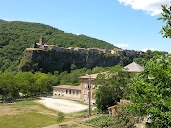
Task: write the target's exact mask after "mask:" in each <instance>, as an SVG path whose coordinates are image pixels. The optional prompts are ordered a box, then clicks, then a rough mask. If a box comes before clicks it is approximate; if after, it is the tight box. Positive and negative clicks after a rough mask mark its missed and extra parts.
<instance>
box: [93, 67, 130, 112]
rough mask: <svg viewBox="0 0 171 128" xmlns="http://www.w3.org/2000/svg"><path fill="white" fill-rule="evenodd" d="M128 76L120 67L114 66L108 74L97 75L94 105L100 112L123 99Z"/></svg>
mask: <svg viewBox="0 0 171 128" xmlns="http://www.w3.org/2000/svg"><path fill="white" fill-rule="evenodd" d="M128 76H129V75H128V74H126V73H125V72H124V71H123V70H122V68H121V67H120V66H115V67H113V69H110V71H108V72H104V73H102V74H99V75H98V77H97V80H96V85H97V86H98V88H97V89H96V104H97V108H98V109H99V110H101V111H106V110H107V108H108V107H110V106H113V105H115V104H116V103H117V102H118V101H120V99H121V98H123V97H124V95H125V94H126V91H127V87H126V85H127V82H128Z"/></svg>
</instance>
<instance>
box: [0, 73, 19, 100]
mask: <svg viewBox="0 0 171 128" xmlns="http://www.w3.org/2000/svg"><path fill="white" fill-rule="evenodd" d="M0 95H2V101H3V102H12V101H14V100H15V99H16V98H18V96H19V87H18V86H17V84H16V79H15V76H14V75H13V74H12V73H8V72H7V73H2V74H1V75H0Z"/></svg>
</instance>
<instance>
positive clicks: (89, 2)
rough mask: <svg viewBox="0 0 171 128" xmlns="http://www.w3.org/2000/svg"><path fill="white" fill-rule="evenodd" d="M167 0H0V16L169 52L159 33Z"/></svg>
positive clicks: (169, 42) (169, 45)
mask: <svg viewBox="0 0 171 128" xmlns="http://www.w3.org/2000/svg"><path fill="white" fill-rule="evenodd" d="M162 4H168V5H169V4H170V0H0V19H3V20H7V21H15V20H17V21H27V22H38V23H43V24H47V25H50V26H53V27H55V28H58V29H60V30H63V31H65V32H68V33H73V34H77V35H79V34H83V35H87V36H90V37H93V38H97V39H100V40H104V41H106V42H108V43H111V44H113V45H115V46H118V47H121V48H123V49H133V50H147V49H151V50H159V51H167V52H171V39H168V38H163V36H162V35H161V34H160V33H159V32H160V30H161V28H162V26H163V25H164V23H163V22H162V21H159V20H157V18H159V17H161V5H162Z"/></svg>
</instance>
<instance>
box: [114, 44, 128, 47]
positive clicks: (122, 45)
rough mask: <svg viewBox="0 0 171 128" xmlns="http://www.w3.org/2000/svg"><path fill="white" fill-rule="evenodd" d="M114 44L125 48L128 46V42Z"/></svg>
mask: <svg viewBox="0 0 171 128" xmlns="http://www.w3.org/2000/svg"><path fill="white" fill-rule="evenodd" d="M115 46H116V47H119V48H126V47H128V44H115Z"/></svg>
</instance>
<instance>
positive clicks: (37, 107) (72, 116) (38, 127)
mask: <svg viewBox="0 0 171 128" xmlns="http://www.w3.org/2000/svg"><path fill="white" fill-rule="evenodd" d="M57 113H58V112H57V111H55V110H52V109H49V108H46V107H45V106H43V105H42V104H40V103H38V102H36V101H33V100H26V101H20V102H16V103H14V104H0V128H42V127H47V128H56V127H58V126H60V125H61V126H62V125H66V127H70V128H91V127H90V126H88V125H85V124H84V122H85V121H86V120H87V118H88V117H87V116H88V110H84V111H80V112H75V113H68V114H65V119H64V121H63V122H62V123H61V124H58V122H57ZM95 113H96V112H92V115H94V114H95ZM62 127H63V126H62Z"/></svg>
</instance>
